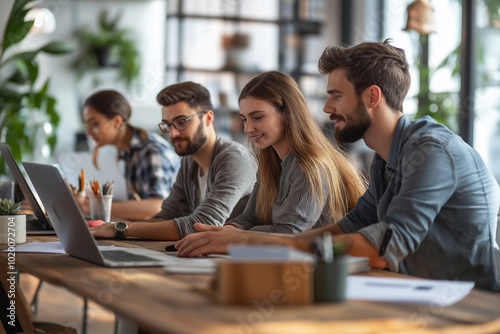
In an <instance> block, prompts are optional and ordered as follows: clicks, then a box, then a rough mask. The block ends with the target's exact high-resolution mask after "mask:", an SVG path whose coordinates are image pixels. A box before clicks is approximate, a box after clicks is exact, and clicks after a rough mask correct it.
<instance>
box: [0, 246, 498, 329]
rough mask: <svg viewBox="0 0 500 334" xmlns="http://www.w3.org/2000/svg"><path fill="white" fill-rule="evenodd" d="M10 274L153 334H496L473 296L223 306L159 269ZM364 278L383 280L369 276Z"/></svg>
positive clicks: (69, 266)
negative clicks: (425, 302)
mask: <svg viewBox="0 0 500 334" xmlns="http://www.w3.org/2000/svg"><path fill="white" fill-rule="evenodd" d="M54 240H57V239H56V237H48V236H38V237H28V241H29V242H31V241H54ZM98 243H99V244H101V245H109V244H115V245H118V246H128V247H144V248H149V249H153V250H158V251H163V249H164V245H165V242H151V241H115V240H109V241H107V240H100V241H98ZM4 248H5V247H4ZM0 263H1V270H6V264H7V256H6V254H5V253H2V255H1V256H0ZM16 266H17V268H18V269H19V270H20V271H21V272H26V273H30V274H32V275H34V276H36V277H38V278H40V279H42V280H45V281H47V282H50V283H52V284H55V285H59V286H62V287H65V288H67V289H68V290H70V291H72V292H74V293H76V294H78V295H80V296H82V297H85V298H88V299H91V300H93V301H95V302H97V303H99V304H101V305H103V306H105V307H107V308H109V309H110V310H112V311H113V312H116V313H117V314H119V315H120V316H122V317H124V318H126V319H129V320H131V321H133V322H136V323H138V324H139V325H140V326H141V327H142V328H144V329H147V330H150V331H152V332H154V333H217V334H219V333H241V334H247V333H248V334H251V333H252V334H253V333H333V332H335V333H403V332H404V333H454V334H455V333H474V334H477V333H500V294H496V293H489V292H485V291H481V290H473V291H472V292H471V293H470V294H469V295H468V296H467V297H466V298H465V299H463V300H462V301H460V302H458V303H456V304H454V305H452V306H450V307H447V308H440V307H424V306H418V305H402V304H392V303H374V302H361V301H347V302H345V303H342V304H320V305H319V304H316V305H307V306H283V305H274V304H272V303H271V302H270V301H268V302H262V303H255V304H254V305H253V306H226V305H220V304H217V303H215V302H214V300H213V298H212V297H211V295H210V293H208V291H210V283H211V281H212V279H213V277H212V276H211V275H179V274H176V275H172V274H166V273H165V272H164V271H163V269H162V268H159V267H157V268H119V269H112V268H104V267H100V266H97V265H94V264H91V263H88V262H85V261H82V260H79V259H76V258H74V257H71V256H68V255H59V254H29V253H17V254H16ZM369 275H376V276H387V275H391V274H390V273H387V272H384V271H373V272H371V273H369ZM392 275H395V274H392Z"/></svg>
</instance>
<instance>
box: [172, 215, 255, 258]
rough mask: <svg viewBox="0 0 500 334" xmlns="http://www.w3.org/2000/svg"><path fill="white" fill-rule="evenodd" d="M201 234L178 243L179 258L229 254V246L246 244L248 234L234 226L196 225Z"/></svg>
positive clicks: (189, 236)
mask: <svg viewBox="0 0 500 334" xmlns="http://www.w3.org/2000/svg"><path fill="white" fill-rule="evenodd" d="M194 228H195V229H196V231H198V232H200V233H193V234H190V235H188V236H186V237H184V238H183V239H182V240H181V241H179V242H177V244H176V245H175V248H176V249H177V251H178V252H177V256H183V257H196V256H198V255H208V254H227V251H228V246H229V244H246V243H247V237H248V235H247V233H245V231H242V230H240V229H239V228H237V227H234V226H232V225H225V226H213V225H205V224H200V223H195V224H194Z"/></svg>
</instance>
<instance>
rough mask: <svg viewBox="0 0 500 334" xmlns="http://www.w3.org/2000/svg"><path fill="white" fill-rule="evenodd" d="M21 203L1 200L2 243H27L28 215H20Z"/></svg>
mask: <svg viewBox="0 0 500 334" xmlns="http://www.w3.org/2000/svg"><path fill="white" fill-rule="evenodd" d="M19 211H21V202H19V203H15V202H14V201H13V200H11V199H8V198H3V199H1V200H0V243H1V244H9V245H10V244H11V243H14V244H17V243H23V242H26V215H23V214H19Z"/></svg>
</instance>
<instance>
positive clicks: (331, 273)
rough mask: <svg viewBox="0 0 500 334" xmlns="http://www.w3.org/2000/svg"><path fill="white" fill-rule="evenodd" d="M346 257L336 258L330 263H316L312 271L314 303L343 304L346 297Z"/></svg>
mask: <svg viewBox="0 0 500 334" xmlns="http://www.w3.org/2000/svg"><path fill="white" fill-rule="evenodd" d="M346 280H347V257H346V256H345V255H339V256H336V257H335V259H334V260H333V261H332V262H325V261H317V262H316V269H315V271H314V302H315V303H331V302H335V303H338V302H343V301H345V298H346V295H345V291H346Z"/></svg>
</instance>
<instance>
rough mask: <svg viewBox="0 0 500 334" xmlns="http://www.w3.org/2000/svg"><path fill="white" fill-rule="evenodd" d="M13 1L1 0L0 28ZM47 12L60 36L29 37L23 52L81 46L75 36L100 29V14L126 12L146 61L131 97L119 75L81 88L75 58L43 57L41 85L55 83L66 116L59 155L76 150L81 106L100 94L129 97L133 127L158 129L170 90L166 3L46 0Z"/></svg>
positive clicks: (125, 20) (108, 73)
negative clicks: (162, 99) (53, 44)
mask: <svg viewBox="0 0 500 334" xmlns="http://www.w3.org/2000/svg"><path fill="white" fill-rule="evenodd" d="M13 2H14V1H13V0H1V4H0V26H1V29H2V32H3V28H4V26H5V24H6V20H7V16H8V14H9V12H10V9H11V7H12V4H13ZM43 4H44V6H45V7H47V8H49V9H50V10H51V11H52V12H53V13H54V15H55V17H56V21H57V26H56V31H55V32H54V33H52V34H50V35H44V36H42V35H36V36H29V37H28V38H27V39H25V40H24V41H23V42H22V43H21V45H20V46H19V47H20V48H23V49H31V48H34V47H37V46H40V45H43V44H44V43H46V42H49V41H52V40H75V39H74V37H73V36H74V32H75V30H76V29H78V28H79V27H82V26H84V25H91V26H96V25H97V23H96V21H97V17H98V13H99V11H100V10H101V9H102V8H108V9H109V12H110V14H112V15H114V14H116V13H117V12H119V11H123V14H122V18H121V20H120V22H119V25H120V26H122V27H125V28H128V29H130V30H131V31H132V32H133V34H134V37H135V38H136V40H137V42H138V47H139V50H140V52H141V57H142V73H141V78H140V84H139V85H138V87H136V88H134V89H133V90H132V91H131V92H128V91H126V90H125V87H124V85H123V84H120V83H116V82H115V80H114V79H113V76H114V73H113V70H105V71H103V72H102V73H100V77H101V79H102V83H101V84H100V85H99V86H93V85H92V84H91V80H90V78H89V77H87V78H84V79H83V80H82V81H80V82H78V81H77V79H76V76H75V74H74V72H73V71H72V69H71V66H70V65H71V63H72V62H73V60H74V59H75V58H76V56H75V54H70V55H64V56H47V55H40V56H39V57H40V58H39V60H40V70H41V72H40V77H39V83H40V84H41V83H43V82H44V81H45V79H46V78H48V77H50V78H51V86H50V92H51V94H53V95H54V96H55V97H56V98H57V110H58V111H59V113H60V115H61V123H60V125H59V129H58V144H57V148H56V151H57V152H69V151H72V150H73V149H74V141H75V133H76V132H78V131H80V130H82V129H83V126H82V122H81V116H80V107H81V103H82V102H83V100H84V99H85V97H86V96H87V95H88V94H89V93H90V92H92V91H94V90H97V89H104V88H109V89H116V90H119V91H121V92H122V93H124V94H125V95H126V96H127V97H128V98H129V100H130V102H131V104H132V107H133V116H132V119H131V123H132V124H134V125H137V126H141V127H144V128H147V129H155V128H156V124H157V123H158V122H159V120H160V118H161V113H160V108H159V105H158V104H157V103H156V94H157V93H158V92H159V91H160V90H161V89H162V88H163V86H164V73H165V21H166V1H165V0H135V1H132V0H129V1H124V0H121V1H118V0H116V1H115V0H106V1H99V0H71V1H70V0H45V1H44V2H43Z"/></svg>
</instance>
